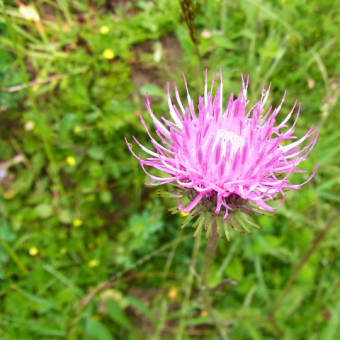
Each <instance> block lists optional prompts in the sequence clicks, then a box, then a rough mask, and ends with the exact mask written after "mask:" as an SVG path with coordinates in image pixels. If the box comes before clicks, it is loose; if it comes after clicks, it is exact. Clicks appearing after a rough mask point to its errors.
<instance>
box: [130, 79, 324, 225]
mask: <svg viewBox="0 0 340 340" xmlns="http://www.w3.org/2000/svg"><path fill="white" fill-rule="evenodd" d="M183 77H184V76H183ZM215 78H216V77H215V76H214V80H213V83H212V86H211V88H210V90H209V91H208V82H207V73H206V76H205V88H204V95H203V96H202V97H199V101H198V105H197V107H195V105H194V102H193V100H192V99H191V97H190V94H189V90H188V86H187V82H186V79H185V77H184V83H185V87H186V90H187V104H186V105H183V103H182V101H181V99H180V96H179V93H178V89H177V86H176V85H175V86H174V88H175V97H176V103H173V100H172V98H171V95H170V86H169V85H168V105H169V110H170V116H171V118H172V121H169V120H167V119H165V118H164V117H161V119H158V118H157V117H156V116H155V115H154V113H153V112H152V109H151V105H150V100H149V98H148V97H147V99H146V108H147V110H148V112H149V114H150V116H151V118H152V120H153V123H154V126H155V132H156V134H157V136H158V137H159V139H158V140H156V139H155V138H154V137H153V136H152V135H151V133H150V131H149V129H148V127H147V125H146V123H145V121H144V119H143V117H142V116H141V121H142V124H143V126H144V127H145V129H146V131H147V133H148V135H149V137H150V140H151V143H152V144H153V147H154V149H153V150H150V149H148V148H147V147H145V146H143V145H142V144H141V143H140V142H139V141H138V140H137V139H136V138H135V137H133V138H134V140H135V142H136V143H137V144H138V145H139V146H140V148H141V149H142V150H143V151H144V152H145V153H146V154H148V157H147V158H142V157H141V156H139V155H137V154H135V153H134V151H133V150H132V146H131V144H130V143H129V142H128V141H127V144H128V147H129V149H130V151H131V152H132V153H133V155H134V156H135V157H136V158H137V159H138V160H139V162H140V164H141V166H142V168H143V170H144V171H145V173H146V174H147V175H148V176H149V177H150V178H151V180H152V183H149V184H151V185H161V184H166V183H174V184H177V186H179V187H181V188H185V189H190V190H191V191H192V192H194V193H195V196H194V197H193V198H192V200H191V202H190V203H189V204H188V205H187V206H186V207H183V206H182V205H181V204H180V203H179V209H180V210H182V211H184V212H190V211H192V210H193V209H195V207H197V206H198V205H199V204H202V203H203V202H204V201H209V202H212V201H213V202H214V205H215V208H214V211H215V213H216V214H217V215H219V214H220V213H221V211H224V218H226V219H227V218H228V213H229V212H230V211H231V210H234V209H236V208H238V207H239V205H237V204H235V202H236V201H237V200H239V201H240V200H242V201H243V202H252V203H253V205H254V204H255V205H257V206H258V207H259V208H260V209H261V210H265V211H274V210H276V209H278V208H279V207H280V206H281V205H282V204H283V203H284V201H285V199H286V193H285V190H286V189H294V190H297V189H300V188H301V186H302V185H304V184H305V183H307V182H308V181H309V180H310V179H311V178H312V177H313V176H314V175H315V173H316V170H315V171H314V172H313V173H312V174H311V176H310V177H309V178H308V179H307V180H306V181H305V182H304V183H301V184H291V182H290V179H289V176H290V174H291V173H294V172H305V170H298V169H297V166H298V165H299V164H300V163H301V162H303V161H304V160H305V159H306V158H307V156H308V155H309V153H310V152H311V151H312V149H313V147H314V145H315V143H316V141H317V139H318V129H316V128H314V127H311V129H310V130H309V131H308V132H307V133H306V134H305V135H304V136H303V137H302V138H300V139H297V137H295V136H294V128H295V125H296V123H297V120H298V118H299V115H300V112H301V104H300V103H298V102H297V101H296V102H295V104H294V106H293V108H292V109H291V111H290V113H289V114H288V116H287V117H286V118H285V119H284V120H283V121H282V122H280V123H277V122H276V119H277V116H278V114H279V112H280V109H281V107H282V105H283V103H284V100H285V95H286V94H284V96H283V99H282V101H281V103H280V105H279V106H278V107H276V108H273V107H270V108H269V109H266V108H265V106H266V105H265V104H266V101H267V99H268V96H269V92H270V86H269V88H268V89H265V88H263V90H262V96H261V99H260V100H259V101H258V102H257V103H256V104H255V105H253V106H252V107H250V108H248V106H249V101H248V99H247V89H248V85H249V77H248V78H247V79H246V80H244V79H243V77H242V90H241V92H240V94H239V95H238V97H237V98H236V97H234V95H233V94H231V95H230V97H229V100H228V102H227V104H226V106H224V103H223V79H222V74H220V84H219V85H218V87H217V91H216V93H215V94H214V95H213V90H214V83H215ZM294 115H295V119H294V121H293V123H292V125H291V127H289V126H288V123H289V122H290V121H291V120H292V117H293V116H294ZM147 167H151V168H155V169H158V170H160V171H162V172H164V173H165V174H167V176H165V177H159V176H156V175H153V174H151V173H150V172H149V171H148V170H147ZM278 197H280V198H281V202H280V203H279V204H278V206H276V207H272V206H270V205H268V204H267V202H268V201H272V200H275V199H277V198H278Z"/></svg>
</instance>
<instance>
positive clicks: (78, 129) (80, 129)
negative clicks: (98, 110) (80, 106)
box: [73, 125, 83, 133]
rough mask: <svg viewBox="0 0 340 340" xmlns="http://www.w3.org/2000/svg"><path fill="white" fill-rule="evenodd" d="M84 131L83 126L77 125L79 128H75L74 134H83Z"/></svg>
mask: <svg viewBox="0 0 340 340" xmlns="http://www.w3.org/2000/svg"><path fill="white" fill-rule="evenodd" d="M82 130H83V129H82V128H81V126H78V125H77V126H75V127H74V129H73V132H74V133H79V132H81V131H82Z"/></svg>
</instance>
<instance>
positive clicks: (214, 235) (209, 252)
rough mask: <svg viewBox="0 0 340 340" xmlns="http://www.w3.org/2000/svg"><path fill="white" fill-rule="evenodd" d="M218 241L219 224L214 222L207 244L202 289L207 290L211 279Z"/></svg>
mask: <svg viewBox="0 0 340 340" xmlns="http://www.w3.org/2000/svg"><path fill="white" fill-rule="evenodd" d="M217 241H218V232H217V222H216V220H214V222H213V224H212V231H211V235H210V237H209V241H208V244H207V249H206V251H205V257H204V264H203V270H202V287H203V288H204V289H205V290H206V286H207V282H208V279H209V274H210V267H211V265H212V263H213V261H214V258H215V255H216V248H217Z"/></svg>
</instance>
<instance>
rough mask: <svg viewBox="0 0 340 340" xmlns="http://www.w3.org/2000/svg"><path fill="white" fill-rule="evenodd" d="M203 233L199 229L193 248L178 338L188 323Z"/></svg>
mask: <svg viewBox="0 0 340 340" xmlns="http://www.w3.org/2000/svg"><path fill="white" fill-rule="evenodd" d="M201 235H202V229H198V231H197V234H196V238H195V243H194V248H193V250H192V255H191V261H190V267H189V274H188V277H187V280H186V286H185V293H184V300H183V304H182V309H181V319H180V322H179V326H178V328H177V334H176V340H181V339H182V337H183V332H184V329H185V325H186V314H187V310H188V306H189V300H190V295H191V290H192V284H193V281H194V268H195V266H196V263H197V256H198V251H199V248H200V242H201Z"/></svg>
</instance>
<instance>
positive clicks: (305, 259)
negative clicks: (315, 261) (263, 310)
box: [269, 209, 340, 321]
mask: <svg viewBox="0 0 340 340" xmlns="http://www.w3.org/2000/svg"><path fill="white" fill-rule="evenodd" d="M339 216H340V209H339V210H338V211H337V212H336V214H335V215H334V216H333V217H332V218H330V220H329V221H328V223H327V225H326V227H325V229H324V230H323V231H322V232H321V233H320V234H319V235H318V237H316V238H315V240H314V242H313V243H312V245H311V247H310V248H309V250H308V251H307V253H306V254H305V256H304V257H303V258H302V260H301V261H300V263H299V264H298V266H297V267H296V268H295V270H294V271H293V272H292V274H291V275H290V278H289V279H288V281H287V283H286V286H285V288H284V290H283V291H282V293H281V295H280V296H279V297H278V299H277V300H276V302H275V304H274V307H273V310H272V312H271V314H270V315H269V319H270V320H271V321H274V320H275V316H276V313H277V311H278V310H279V309H280V307H281V305H282V302H283V300H284V299H285V297H286V296H287V294H288V293H289V291H290V289H291V287H292V285H293V283H294V282H295V280H296V279H297V278H298V276H299V274H300V272H301V269H302V268H303V266H304V265H305V264H306V263H307V262H308V260H309V259H310V257H311V256H312V255H313V253H314V252H315V250H316V249H317V247H318V246H319V244H320V243H321V241H322V240H323V239H324V238H325V236H326V234H327V233H328V231H329V230H330V228H331V227H332V225H333V223H334V221H335V220H336V219H337V218H338V217H339Z"/></svg>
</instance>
